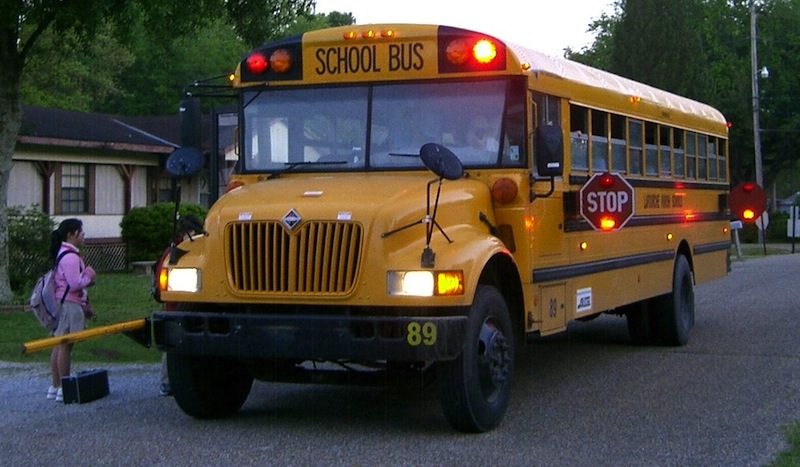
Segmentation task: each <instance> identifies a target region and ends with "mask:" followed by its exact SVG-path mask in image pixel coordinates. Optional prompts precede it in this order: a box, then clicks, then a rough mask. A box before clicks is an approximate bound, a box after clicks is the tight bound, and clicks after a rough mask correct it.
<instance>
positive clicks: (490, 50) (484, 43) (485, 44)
mask: <svg viewBox="0 0 800 467" xmlns="http://www.w3.org/2000/svg"><path fill="white" fill-rule="evenodd" d="M472 55H473V56H474V57H475V60H477V61H478V63H490V62H492V61H493V60H494V59H495V58H496V57H497V47H496V46H495V45H494V43H493V42H492V41H490V40H487V39H482V40H479V41H478V42H476V43H475V45H474V46H473V47H472Z"/></svg>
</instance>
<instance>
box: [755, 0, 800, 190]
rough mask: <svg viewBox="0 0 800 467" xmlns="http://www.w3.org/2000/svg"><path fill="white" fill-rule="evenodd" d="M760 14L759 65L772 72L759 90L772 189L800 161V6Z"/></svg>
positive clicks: (768, 7)
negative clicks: (799, 69) (799, 108)
mask: <svg viewBox="0 0 800 467" xmlns="http://www.w3.org/2000/svg"><path fill="white" fill-rule="evenodd" d="M758 13H759V14H758V24H757V27H758V33H757V35H756V37H757V38H758V62H759V67H761V66H767V67H768V69H769V78H766V79H761V81H760V87H759V90H760V92H759V94H760V96H759V107H760V108H761V112H760V115H761V122H760V126H761V142H762V158H763V166H764V185H765V187H772V186H773V184H774V182H775V180H776V179H777V178H778V174H779V173H780V172H782V171H786V170H789V169H792V168H795V167H797V162H798V160H799V159H800V154H798V152H797V147H798V144H800V110H798V103H799V99H800V98H799V97H798V89H800V76H798V74H797V70H798V68H800V56H798V50H800V4H798V2H797V1H791V0H774V1H771V2H764V3H763V7H762V9H761V10H760V11H759V12H758ZM751 134H752V133H751ZM769 192H770V193H774V191H773V190H771V189H770V190H769Z"/></svg>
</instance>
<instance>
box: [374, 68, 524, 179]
mask: <svg viewBox="0 0 800 467" xmlns="http://www.w3.org/2000/svg"><path fill="white" fill-rule="evenodd" d="M507 83H508V82H507V81H488V82H480V83H420V84H402V85H386V86H376V87H375V88H374V90H373V102H372V117H371V121H372V125H373V128H385V129H386V132H387V135H386V136H385V137H384V136H383V135H382V134H381V135H371V139H370V165H371V166H372V167H380V168H403V167H422V163H421V161H420V160H419V157H418V155H419V148H420V147H421V146H422V145H423V144H425V143H439V144H443V145H444V146H446V147H447V148H448V149H450V150H451V151H453V152H454V153H455V154H456V156H458V158H459V159H460V160H461V162H462V163H463V164H464V165H466V166H470V165H472V166H487V165H496V164H497V160H498V155H499V152H500V151H499V150H500V142H501V141H503V147H504V149H506V148H507V150H508V153H509V154H512V151H514V154H515V155H514V156H513V157H515V158H516V159H517V160H519V158H520V156H519V147H518V146H517V147H516V149H512V145H514V141H521V139H522V138H521V136H520V135H509V134H508V133H507V134H506V135H505V136H504V137H503V138H501V135H500V130H501V126H502V125H501V124H502V121H503V109H504V107H505V102H506V88H507ZM467 87H469V90H468V91H467V90H466V88H467ZM509 128H516V129H515V130H514V131H516V132H521V129H522V128H524V127H523V126H522V125H519V124H517V125H516V126H510V127H509ZM376 136H377V137H376ZM517 144H518V143H517ZM414 155H416V156H417V157H416V158H415V157H413V156H414ZM508 157H509V158H510V157H512V156H511V155H509V156H508Z"/></svg>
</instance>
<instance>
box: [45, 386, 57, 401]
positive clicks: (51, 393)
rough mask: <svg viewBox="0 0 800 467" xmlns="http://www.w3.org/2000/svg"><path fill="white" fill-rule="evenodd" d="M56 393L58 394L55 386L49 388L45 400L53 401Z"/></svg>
mask: <svg viewBox="0 0 800 467" xmlns="http://www.w3.org/2000/svg"><path fill="white" fill-rule="evenodd" d="M56 392H58V388H56V387H55V386H50V389H48V390H47V398H48V399H50V400H53V399H55V398H56Z"/></svg>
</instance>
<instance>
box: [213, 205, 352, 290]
mask: <svg viewBox="0 0 800 467" xmlns="http://www.w3.org/2000/svg"><path fill="white" fill-rule="evenodd" d="M225 236H226V242H225V245H226V249H227V251H226V258H227V267H228V269H229V278H230V281H231V286H232V287H233V288H234V289H235V290H237V291H239V292H242V293H253V294H311V295H345V294H347V293H349V292H350V291H351V290H352V288H353V286H354V284H355V281H356V276H357V275H358V271H359V266H360V261H361V242H362V228H361V226H360V225H359V224H356V223H352V222H338V221H313V222H311V221H309V222H304V223H303V224H302V225H300V226H298V227H297V228H296V229H295V231H293V232H290V231H288V230H287V229H286V227H285V226H284V225H283V224H282V223H281V222H278V221H261V222H237V223H232V224H229V225H228V227H227V228H226V231H225Z"/></svg>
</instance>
